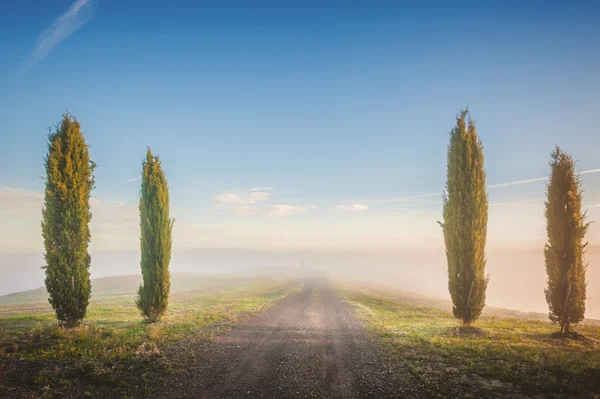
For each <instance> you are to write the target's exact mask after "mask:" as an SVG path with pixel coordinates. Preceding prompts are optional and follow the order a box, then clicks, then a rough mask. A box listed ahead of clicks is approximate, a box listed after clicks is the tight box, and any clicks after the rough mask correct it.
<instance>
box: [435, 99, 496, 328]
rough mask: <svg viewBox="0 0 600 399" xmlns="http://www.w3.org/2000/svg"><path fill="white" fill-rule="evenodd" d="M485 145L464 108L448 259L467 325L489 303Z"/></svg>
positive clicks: (451, 174)
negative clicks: (486, 296)
mask: <svg viewBox="0 0 600 399" xmlns="http://www.w3.org/2000/svg"><path fill="white" fill-rule="evenodd" d="M483 164H484V157H483V146H482V144H481V140H480V139H479V136H478V135H477V130H476V128H475V123H474V121H473V120H471V118H470V116H469V111H468V109H467V110H464V111H461V112H460V113H459V115H457V117H456V126H455V127H454V129H453V130H452V131H451V132H450V144H449V145H448V160H447V169H448V170H447V183H446V192H445V193H444V195H443V200H444V209H443V217H444V221H443V223H440V224H441V226H442V229H443V232H444V241H445V244H446V259H447V262H448V290H449V291H450V296H451V298H452V303H453V308H452V311H453V313H454V316H455V317H456V318H458V319H461V320H462V321H463V324H464V325H465V326H470V325H471V323H472V322H473V321H475V320H477V318H478V317H479V315H480V314H481V312H482V310H483V307H484V306H485V293H486V289H487V285H488V277H487V276H486V275H485V264H486V258H485V243H486V235H487V220H488V199H487V192H486V185H485V178H486V175H485V170H484V165H483Z"/></svg>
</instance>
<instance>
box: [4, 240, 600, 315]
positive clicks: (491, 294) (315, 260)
mask: <svg viewBox="0 0 600 399" xmlns="http://www.w3.org/2000/svg"><path fill="white" fill-rule="evenodd" d="M587 259H588V261H589V263H590V266H589V267H588V272H587V280H588V300H587V313H586V316H587V317H588V318H596V319H600V246H591V247H589V248H588V251H587ZM43 263H44V262H43V257H42V255H41V254H37V253H0V276H1V278H0V295H5V294H9V293H12V292H18V291H23V290H28V289H34V288H39V287H41V286H43V284H44V271H43V270H42V269H41V265H42V264H43ZM301 268H303V269H304V270H306V271H312V270H315V271H324V272H327V273H329V274H331V275H332V276H334V277H338V278H343V279H348V280H353V281H361V282H368V283H377V284H383V285H386V286H389V287H391V288H395V289H400V290H404V291H409V292H414V293H420V294H426V295H431V296H436V297H440V298H449V295H448V290H447V285H446V284H447V276H446V261H445V255H444V252H443V249H432V250H430V251H423V250H418V251H417V250H415V251H406V250H405V251H399V252H398V253H393V254H391V253H390V254H376V253H367V252H333V251H332V252H316V251H315V252H311V251H258V250H249V249H213V248H211V249H186V250H183V249H180V250H174V251H173V257H172V262H171V271H172V273H181V272H196V273H225V274H228V273H259V272H260V273H264V272H268V271H280V270H282V269H284V270H285V269H295V270H298V269H301ZM487 270H488V272H489V273H490V284H489V287H488V292H487V304H488V305H490V306H497V307H504V308H510V309H517V310H521V311H532V312H542V313H546V312H547V311H548V309H547V305H546V301H545V298H544V291H543V290H544V286H545V279H546V274H545V270H544V259H543V254H542V251H541V250H540V249H529V250H526V249H518V250H517V249H512V250H511V249H508V250H506V249H505V250H500V249H494V250H490V251H488V267H487ZM91 273H92V278H97V277H107V276H114V275H131V274H139V273H140V269H139V252H138V251H97V252H92V266H91ZM92 295H93V292H92Z"/></svg>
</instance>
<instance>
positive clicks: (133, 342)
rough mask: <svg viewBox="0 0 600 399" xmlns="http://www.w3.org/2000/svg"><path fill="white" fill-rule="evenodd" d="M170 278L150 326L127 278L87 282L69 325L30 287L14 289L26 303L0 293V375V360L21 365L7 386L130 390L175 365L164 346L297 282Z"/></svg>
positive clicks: (222, 324) (197, 335)
mask: <svg viewBox="0 0 600 399" xmlns="http://www.w3.org/2000/svg"><path fill="white" fill-rule="evenodd" d="M102 280H104V279H102ZM173 282H174V284H173V288H174V289H173V293H172V295H171V297H170V303H169V309H168V311H167V314H166V315H165V316H164V317H163V318H162V319H161V320H160V321H159V322H158V323H155V324H148V323H145V322H144V321H143V319H142V317H141V316H140V313H139V311H138V309H137V308H136V306H135V303H134V299H135V289H136V288H137V284H138V280H137V279H133V278H130V277H125V278H111V279H110V280H108V281H97V280H94V281H93V287H95V289H96V291H95V292H94V291H93V293H92V295H93V298H95V299H93V300H92V301H91V303H90V306H89V308H88V315H87V317H86V319H85V321H84V323H83V324H82V325H81V326H80V327H77V328H74V329H64V328H61V327H58V326H57V323H56V319H55V315H54V313H53V312H52V309H51V308H50V307H49V305H48V304H47V303H34V302H33V301H32V300H31V298H37V297H38V296H39V293H38V292H35V291H30V292H28V293H23V294H21V296H20V297H21V300H22V301H23V302H25V303H26V304H16V303H14V302H15V298H14V297H11V298H10V299H9V300H6V297H5V298H4V303H7V302H8V303H12V304H4V305H0V374H2V364H3V363H4V364H5V365H6V364H8V363H9V362H10V363H11V364H13V365H15V364H16V366H17V367H20V368H21V371H20V372H18V373H16V374H15V375H13V377H14V378H13V379H14V381H13V385H14V384H16V385H31V386H35V387H45V386H47V387H49V388H48V392H52V395H56V394H57V393H59V395H60V394H61V393H63V394H64V393H65V392H70V391H69V389H71V388H72V387H73V385H74V384H83V385H84V386H87V385H92V386H94V385H95V386H97V387H102V386H105V387H107V386H108V387H110V386H112V387H113V388H114V389H118V390H119V391H120V392H122V391H125V392H126V391H129V390H135V389H138V388H139V387H143V386H145V385H146V384H145V382H146V380H147V379H149V378H150V377H151V376H156V375H161V374H162V375H164V374H165V373H164V372H165V371H167V372H168V371H169V370H170V369H171V368H172V367H176V365H172V364H170V363H169V361H168V358H167V357H165V356H164V353H163V352H164V349H165V348H168V345H169V344H171V343H175V342H178V341H181V340H185V339H190V340H211V339H212V338H213V337H214V336H215V335H216V334H218V333H220V332H222V331H224V330H226V329H228V328H229V327H230V326H232V325H233V324H235V323H238V322H240V321H243V320H245V319H248V318H249V317H252V316H254V315H256V314H258V313H259V312H261V311H263V310H264V309H266V308H267V307H269V306H271V305H272V304H273V303H274V302H275V301H277V300H278V299H281V298H283V297H284V296H286V295H288V294H289V293H290V292H292V291H294V290H296V289H298V288H299V286H300V282H299V281H298V280H296V279H291V278H275V277H272V278H271V277H263V278H243V277H224V276H198V275H187V276H183V278H182V277H181V276H179V277H174V278H173ZM99 287H103V288H104V289H103V290H100V289H99ZM93 289H94V288H93ZM0 303H2V298H0ZM25 371H27V372H25ZM19 374H23V375H19ZM25 374H26V375H25ZM20 378H22V380H20ZM153 378H154V377H153ZM86 384H87V385H86ZM1 389H2V383H1V382H0V390H1ZM79 393H80V394H84V393H85V392H79Z"/></svg>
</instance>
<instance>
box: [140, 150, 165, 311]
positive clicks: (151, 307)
mask: <svg viewBox="0 0 600 399" xmlns="http://www.w3.org/2000/svg"><path fill="white" fill-rule="evenodd" d="M173 222H174V220H173V219H171V218H170V217H169V189H168V186H167V179H166V177H165V174H164V172H163V170H162V167H161V162H160V160H159V158H158V157H157V156H154V155H152V152H151V151H150V148H148V152H147V154H146V159H145V160H144V162H143V164H142V189H141V193H140V228H141V240H140V241H141V251H142V261H141V267H142V276H143V283H142V284H141V285H140V287H139V289H138V297H137V301H136V304H137V306H138V308H139V309H140V311H141V312H142V315H143V316H144V317H146V319H147V320H148V321H150V322H155V321H157V320H158V319H159V318H160V317H161V316H162V315H163V314H164V313H165V311H166V310H167V306H168V303H169V291H170V288H171V282H170V279H171V276H170V274H169V263H170V261H171V244H172V240H171V232H172V231H173Z"/></svg>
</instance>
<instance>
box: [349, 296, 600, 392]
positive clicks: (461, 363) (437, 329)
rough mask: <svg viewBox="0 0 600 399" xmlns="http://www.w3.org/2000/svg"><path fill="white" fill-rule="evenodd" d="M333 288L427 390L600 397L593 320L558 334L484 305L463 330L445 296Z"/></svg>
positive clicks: (537, 320) (598, 336) (530, 317)
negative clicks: (567, 333) (470, 325)
mask: <svg viewBox="0 0 600 399" xmlns="http://www.w3.org/2000/svg"><path fill="white" fill-rule="evenodd" d="M340 290H341V293H342V296H343V298H344V299H345V300H346V301H348V302H350V303H351V304H353V305H354V306H355V307H356V309H357V311H358V314H359V316H360V317H361V318H362V319H363V320H364V321H365V322H366V323H367V325H368V327H369V329H370V330H371V332H372V333H373V334H375V335H376V336H377V337H379V338H380V339H382V340H383V342H384V343H385V345H386V346H387V347H388V349H389V350H390V351H391V352H392V354H393V356H394V357H395V358H397V360H398V361H400V362H402V363H404V364H405V365H406V366H407V367H408V368H409V369H410V370H411V372H412V373H413V374H414V375H415V376H417V377H418V378H419V379H420V381H421V382H422V384H423V387H424V389H427V390H429V391H430V392H431V395H432V396H435V395H442V396H444V397H462V396H464V395H467V393H468V392H469V391H473V390H474V391H476V392H477V391H479V392H484V393H486V392H487V393H489V394H504V395H517V394H525V395H534V396H535V395H541V394H542V395H544V397H553V396H554V395H562V396H560V397H564V396H569V397H574V396H581V395H583V396H584V397H599V395H600V322H599V321H595V320H588V321H586V322H584V323H583V324H581V325H579V326H577V327H576V328H575V331H576V332H577V335H575V336H574V337H573V338H563V337H561V336H559V335H558V334H556V332H557V331H559V327H557V326H556V325H553V324H552V323H550V322H548V321H547V318H546V315H543V314H535V313H522V312H518V311H510V310H505V309H497V308H489V307H488V308H486V310H485V311H484V314H483V316H482V317H481V319H480V320H478V321H477V322H476V323H475V327H473V328H463V327H460V323H459V321H458V320H457V319H456V318H454V316H453V315H452V307H451V306H452V305H451V303H450V302H446V301H442V300H438V299H434V298H430V297H422V296H416V295H410V294H403V293H400V292H394V291H390V290H386V289H381V288H372V287H366V288H365V287H363V286H356V285H342V286H340ZM478 395H481V393H479V394H477V395H475V396H476V397H477V396H478ZM536 397H537V396H536Z"/></svg>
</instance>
